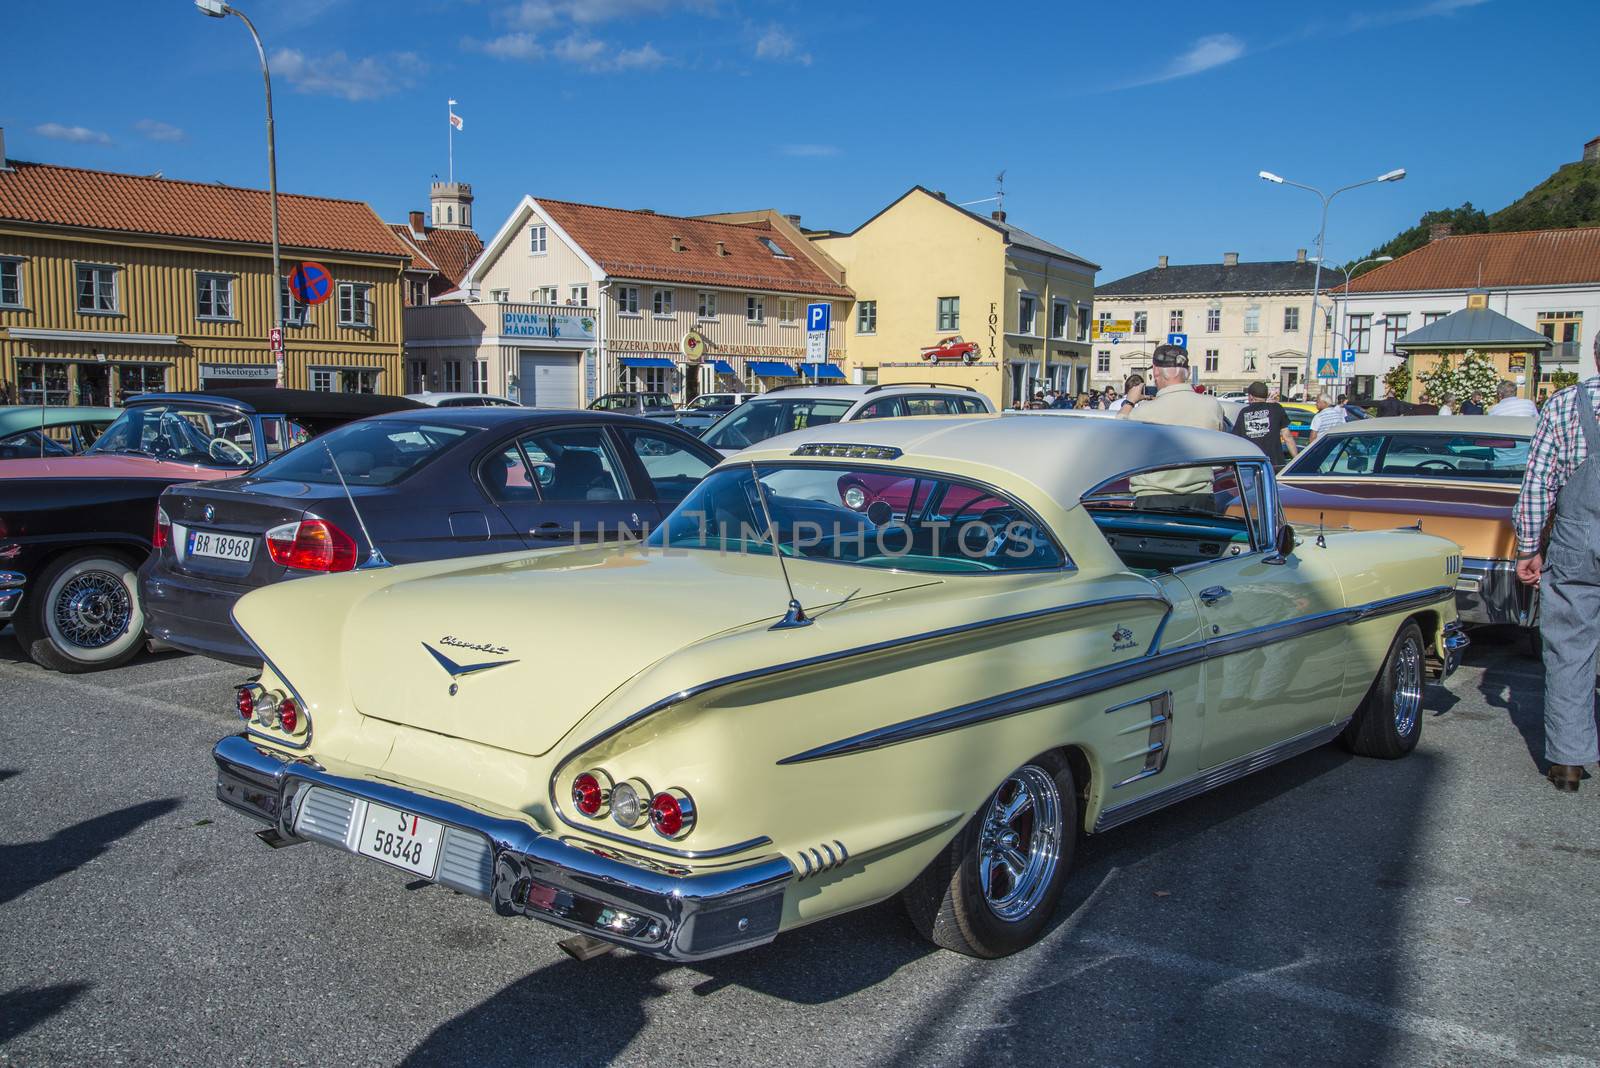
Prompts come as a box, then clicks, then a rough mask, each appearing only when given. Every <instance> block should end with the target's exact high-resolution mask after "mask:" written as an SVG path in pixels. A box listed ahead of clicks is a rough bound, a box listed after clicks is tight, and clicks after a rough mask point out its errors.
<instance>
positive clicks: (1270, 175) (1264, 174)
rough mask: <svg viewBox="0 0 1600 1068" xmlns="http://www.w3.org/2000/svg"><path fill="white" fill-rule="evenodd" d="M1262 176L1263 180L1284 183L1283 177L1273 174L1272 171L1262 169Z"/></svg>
mask: <svg viewBox="0 0 1600 1068" xmlns="http://www.w3.org/2000/svg"><path fill="white" fill-rule="evenodd" d="M1261 178H1262V180H1263V181H1268V182H1276V183H1277V184H1278V185H1282V184H1283V179H1282V178H1279V177H1278V176H1277V175H1276V174H1273V173H1272V172H1271V171H1262V172H1261Z"/></svg>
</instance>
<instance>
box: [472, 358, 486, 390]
mask: <svg viewBox="0 0 1600 1068" xmlns="http://www.w3.org/2000/svg"><path fill="white" fill-rule="evenodd" d="M472 392H474V393H487V392H489V361H488V360H473V361H472Z"/></svg>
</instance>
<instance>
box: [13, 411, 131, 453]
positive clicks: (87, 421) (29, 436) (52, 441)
mask: <svg viewBox="0 0 1600 1068" xmlns="http://www.w3.org/2000/svg"><path fill="white" fill-rule="evenodd" d="M121 414H122V409H121V408H90V407H77V406H73V407H67V406H57V405H40V404H4V405H0V460H33V459H37V460H42V459H45V458H47V457H52V456H76V455H78V454H79V453H81V452H83V450H85V449H87V448H88V447H89V446H90V445H93V444H94V442H95V439H96V438H98V437H99V436H100V434H101V433H102V432H103V431H104V430H105V428H106V427H108V426H110V425H111V424H112V422H113V421H115V419H116V418H117V416H119V415H121Z"/></svg>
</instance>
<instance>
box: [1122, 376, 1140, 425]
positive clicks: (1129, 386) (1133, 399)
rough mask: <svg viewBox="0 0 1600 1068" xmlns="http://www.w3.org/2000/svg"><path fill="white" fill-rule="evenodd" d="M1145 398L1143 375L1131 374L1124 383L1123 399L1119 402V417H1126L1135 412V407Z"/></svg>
mask: <svg viewBox="0 0 1600 1068" xmlns="http://www.w3.org/2000/svg"><path fill="white" fill-rule="evenodd" d="M1142 400H1144V377H1143V376H1142V375H1129V376H1128V377H1127V378H1126V379H1125V380H1124V381H1123V383H1122V399H1121V400H1120V401H1118V402H1117V406H1116V407H1117V418H1118V419H1126V418H1128V417H1129V416H1131V415H1132V414H1133V409H1134V408H1135V407H1136V406H1137V405H1138V404H1139V402H1140V401H1142Z"/></svg>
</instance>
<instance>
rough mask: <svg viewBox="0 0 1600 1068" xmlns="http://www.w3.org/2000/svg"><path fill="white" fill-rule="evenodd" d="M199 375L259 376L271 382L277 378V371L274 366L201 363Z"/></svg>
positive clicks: (209, 376)
mask: <svg viewBox="0 0 1600 1068" xmlns="http://www.w3.org/2000/svg"><path fill="white" fill-rule="evenodd" d="M200 377H201V378H259V379H262V380H265V381H268V382H271V381H276V380H277V377H278V371H277V368H274V367H252V366H247V365H244V364H233V363H203V364H201V365H200Z"/></svg>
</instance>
